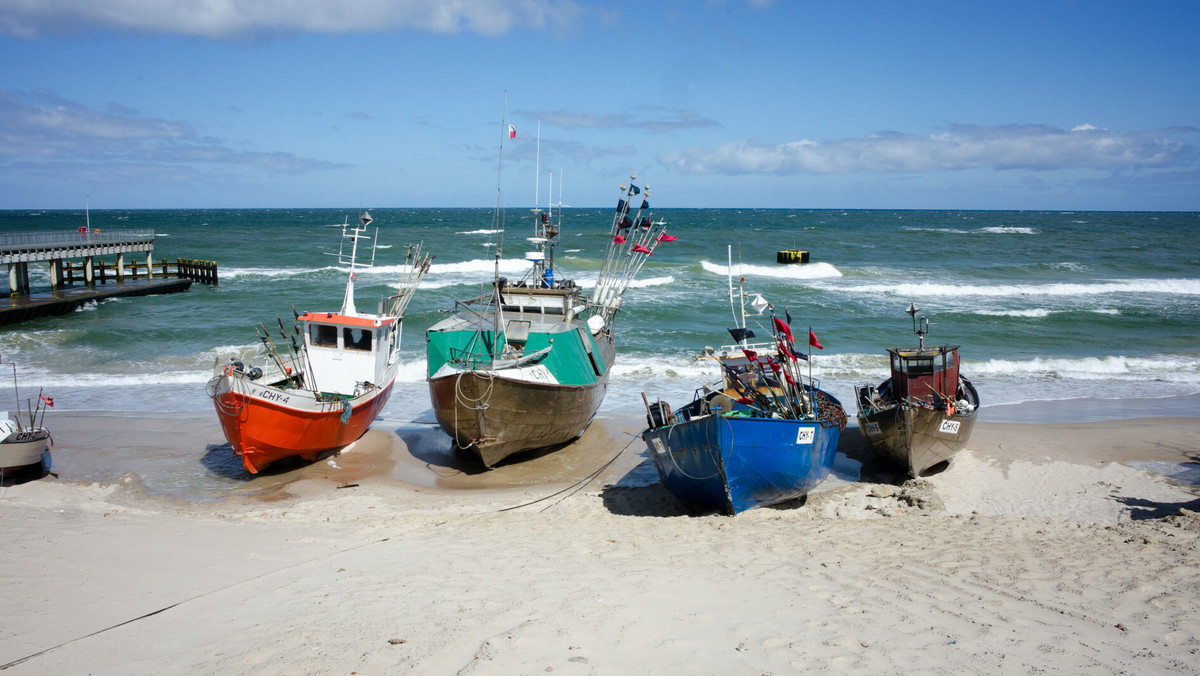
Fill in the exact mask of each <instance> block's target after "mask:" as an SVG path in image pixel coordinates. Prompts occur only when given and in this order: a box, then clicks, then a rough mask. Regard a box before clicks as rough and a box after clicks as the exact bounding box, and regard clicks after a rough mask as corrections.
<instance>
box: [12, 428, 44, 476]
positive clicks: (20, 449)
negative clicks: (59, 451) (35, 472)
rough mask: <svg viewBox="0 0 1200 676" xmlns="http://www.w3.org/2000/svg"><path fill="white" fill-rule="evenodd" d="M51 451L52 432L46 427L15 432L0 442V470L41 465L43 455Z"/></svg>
mask: <svg viewBox="0 0 1200 676" xmlns="http://www.w3.org/2000/svg"><path fill="white" fill-rule="evenodd" d="M49 449H50V432H48V431H47V430H46V429H45V428H44V427H35V428H33V429H29V430H25V431H23V432H13V433H11V434H9V435H8V436H7V437H5V438H4V439H3V440H0V469H18V468H22V467H30V466H32V465H39V464H41V462H42V454H43V453H44V452H46V451H47V450H49Z"/></svg>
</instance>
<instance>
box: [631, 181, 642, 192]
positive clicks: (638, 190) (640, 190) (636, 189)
mask: <svg viewBox="0 0 1200 676" xmlns="http://www.w3.org/2000/svg"><path fill="white" fill-rule="evenodd" d="M629 194H630V195H640V194H642V189H641V188H639V187H637V186H636V185H633V184H632V183H630V184H629Z"/></svg>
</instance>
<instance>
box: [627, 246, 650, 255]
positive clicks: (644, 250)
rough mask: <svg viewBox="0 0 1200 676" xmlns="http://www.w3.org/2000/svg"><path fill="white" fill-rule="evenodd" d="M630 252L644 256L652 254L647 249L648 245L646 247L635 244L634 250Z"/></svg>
mask: <svg viewBox="0 0 1200 676" xmlns="http://www.w3.org/2000/svg"><path fill="white" fill-rule="evenodd" d="M630 251H632V252H633V253H644V254H648V253H650V250H649V249H647V248H646V245H644V244H634V245H633V248H632V249H630Z"/></svg>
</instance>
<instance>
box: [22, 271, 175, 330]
mask: <svg viewBox="0 0 1200 676" xmlns="http://www.w3.org/2000/svg"><path fill="white" fill-rule="evenodd" d="M191 286H192V280H190V279H163V278H161V277H160V278H152V279H147V278H144V277H143V278H140V279H127V280H124V281H120V282H116V281H109V282H108V283H107V284H97V285H95V286H80V287H67V288H62V289H57V290H54V291H47V292H41V293H33V294H30V295H27V296H21V295H13V296H10V297H8V298H0V324H11V323H13V322H22V321H26V320H29V319H36V318H38V317H44V316H47V315H57V314H66V313H68V312H72V311H74V310H75V308H78V307H80V306H83V305H86V304H87V303H89V302H92V301H95V302H99V301H102V300H107V299H109V298H127V297H130V296H150V295H154V294H162V293H178V292H180V291H187V290H188V289H189V288H190V287H191Z"/></svg>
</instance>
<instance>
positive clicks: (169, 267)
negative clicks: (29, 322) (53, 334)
mask: <svg viewBox="0 0 1200 676" xmlns="http://www.w3.org/2000/svg"><path fill="white" fill-rule="evenodd" d="M153 251H154V231H153V230H146V229H125V230H119V229H118V230H107V231H103V232H102V231H100V229H98V228H97V229H94V230H92V229H88V228H79V230H78V232H74V231H50V232H23V233H5V234H0V263H4V264H7V266H8V288H9V294H8V298H6V299H0V324H7V323H11V322H15V321H23V320H26V319H33V318H35V317H40V316H43V315H48V314H60V313H64V312H70V311H72V310H74V309H75V308H77V307H79V306H81V305H84V304H86V303H88V302H93V301H101V300H105V299H108V298H116V297H125V296H145V295H150V294H160V293H176V292H179V291H186V290H187V289H188V288H189V287H191V285H192V283H193V282H201V283H204V284H211V285H214V286H215V285H216V284H217V264H216V263H215V262H213V261H198V260H191V259H183V258H178V259H176V260H175V261H160V262H158V263H155V262H154V261H153V259H152V257H151V256H152V252H153ZM126 254H134V256H130V258H131V259H132V260H129V261H128V262H127V261H126ZM140 254H145V260H144V262H142V261H139V260H136V258H140V257H141V256H140ZM106 255H115V256H116V262H114V263H105V262H104V261H102V260H98V259H97V257H98V256H106ZM72 259H76V260H77V259H83V260H82V261H81V262H75V261H73V260H72ZM38 262H44V263H48V264H49V267H50V285H49V286H50V289H49V292H48V293H46V292H41V291H33V290H32V289H31V287H30V283H29V264H30V263H38ZM77 282H82V283H83V285H84V286H82V287H74V286H73V285H74V284H75V283H77Z"/></svg>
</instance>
